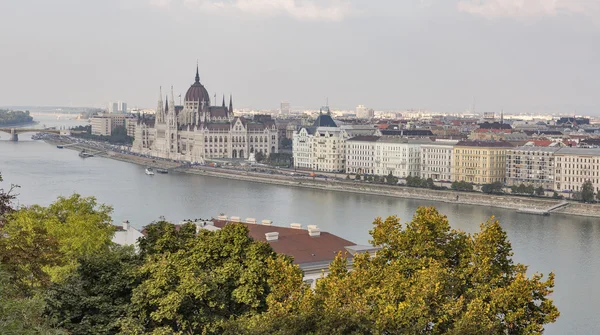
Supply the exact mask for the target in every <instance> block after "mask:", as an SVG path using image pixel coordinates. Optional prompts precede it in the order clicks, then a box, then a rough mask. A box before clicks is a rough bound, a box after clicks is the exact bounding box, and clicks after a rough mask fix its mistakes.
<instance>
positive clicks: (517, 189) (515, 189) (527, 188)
mask: <svg viewBox="0 0 600 335" xmlns="http://www.w3.org/2000/svg"><path fill="white" fill-rule="evenodd" d="M543 190H544V189H543V188H542V191H543ZM510 191H511V193H515V194H528V195H533V194H534V193H535V192H536V189H535V187H534V186H533V185H531V184H530V185H525V184H523V183H521V185H519V186H516V185H513V186H511V187H510Z"/></svg>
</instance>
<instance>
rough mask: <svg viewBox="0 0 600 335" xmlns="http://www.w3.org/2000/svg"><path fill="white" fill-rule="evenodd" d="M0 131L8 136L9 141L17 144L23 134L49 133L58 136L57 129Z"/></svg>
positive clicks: (58, 131) (12, 129)
mask: <svg viewBox="0 0 600 335" xmlns="http://www.w3.org/2000/svg"><path fill="white" fill-rule="evenodd" d="M0 131H2V132H5V133H8V134H10V140H11V141H13V142H17V141H18V140H19V134H23V133H50V134H58V135H60V130H58V129H35V128H0Z"/></svg>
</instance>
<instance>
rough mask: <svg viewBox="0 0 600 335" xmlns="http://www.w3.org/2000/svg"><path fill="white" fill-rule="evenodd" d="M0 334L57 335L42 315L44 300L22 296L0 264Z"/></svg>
mask: <svg viewBox="0 0 600 335" xmlns="http://www.w3.org/2000/svg"><path fill="white" fill-rule="evenodd" d="M0 334H19V335H37V334H46V335H58V334H61V335H62V334H65V335H66V332H63V331H61V330H60V329H55V328H53V327H52V326H51V325H50V322H49V320H48V319H47V318H45V317H44V301H43V300H42V299H41V298H40V297H30V296H24V295H23V291H22V290H21V288H20V287H19V286H17V285H15V283H14V282H13V280H12V279H11V275H10V274H9V273H7V272H6V271H4V270H3V269H2V267H1V266H0Z"/></svg>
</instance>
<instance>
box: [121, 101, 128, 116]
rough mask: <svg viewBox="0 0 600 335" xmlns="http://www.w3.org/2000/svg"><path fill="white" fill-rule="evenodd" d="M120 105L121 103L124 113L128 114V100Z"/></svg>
mask: <svg viewBox="0 0 600 335" xmlns="http://www.w3.org/2000/svg"><path fill="white" fill-rule="evenodd" d="M120 105H121V108H120V110H119V111H120V112H121V113H123V114H127V103H126V102H121V103H120Z"/></svg>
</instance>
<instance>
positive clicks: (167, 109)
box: [165, 95, 169, 113]
mask: <svg viewBox="0 0 600 335" xmlns="http://www.w3.org/2000/svg"><path fill="white" fill-rule="evenodd" d="M165 113H169V97H168V96H166V95H165Z"/></svg>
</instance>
